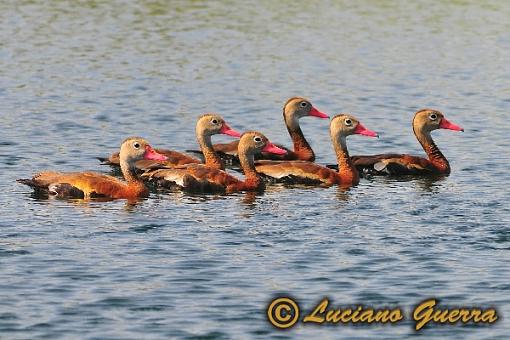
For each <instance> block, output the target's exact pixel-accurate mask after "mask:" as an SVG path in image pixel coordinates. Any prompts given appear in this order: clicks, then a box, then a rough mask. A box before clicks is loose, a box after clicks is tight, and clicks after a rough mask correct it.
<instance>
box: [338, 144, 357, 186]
mask: <svg viewBox="0 0 510 340" xmlns="http://www.w3.org/2000/svg"><path fill="white" fill-rule="evenodd" d="M333 146H334V148H335V153H336V160H337V162H338V179H339V183H340V184H358V182H359V174H358V170H356V167H355V166H354V164H352V161H351V157H349V151H348V150H347V142H346V137H345V136H339V137H338V138H334V139H333Z"/></svg>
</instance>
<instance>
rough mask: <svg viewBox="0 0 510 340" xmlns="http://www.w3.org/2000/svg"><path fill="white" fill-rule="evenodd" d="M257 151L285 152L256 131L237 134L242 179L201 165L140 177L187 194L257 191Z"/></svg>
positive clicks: (259, 183)
mask: <svg viewBox="0 0 510 340" xmlns="http://www.w3.org/2000/svg"><path fill="white" fill-rule="evenodd" d="M260 152H267V153H274V154H277V155H283V154H285V153H286V152H287V151H285V150H284V149H281V148H279V147H277V146H276V145H274V144H273V143H271V142H270V141H269V139H268V138H267V137H266V136H264V135H263V134H262V133H260V132H256V131H247V132H245V133H243V134H242V135H241V138H240V139H239V145H238V155H239V161H240V164H241V167H242V169H243V171H244V176H245V178H244V180H240V179H238V178H237V177H234V176H232V175H231V174H229V173H227V172H225V171H224V170H220V169H216V168H211V167H209V166H207V165H204V164H187V165H184V166H179V167H174V168H169V169H167V168H161V169H152V170H149V171H147V172H145V173H144V174H143V175H142V177H144V178H146V179H148V180H149V181H152V182H155V183H156V184H157V185H159V186H163V187H166V188H172V189H173V188H175V187H177V188H179V189H182V190H185V191H191V192H213V193H226V194H229V193H234V192H238V191H261V190H264V188H265V183H264V181H263V180H262V179H261V178H260V176H259V175H258V174H257V171H256V170H255V166H254V162H255V155H256V154H258V153H260Z"/></svg>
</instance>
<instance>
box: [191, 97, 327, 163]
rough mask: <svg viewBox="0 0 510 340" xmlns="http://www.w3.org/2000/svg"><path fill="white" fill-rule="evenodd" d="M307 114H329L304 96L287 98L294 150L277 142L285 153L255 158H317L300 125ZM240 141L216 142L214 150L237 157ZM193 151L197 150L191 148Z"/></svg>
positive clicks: (287, 121)
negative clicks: (300, 121)
mask: <svg viewBox="0 0 510 340" xmlns="http://www.w3.org/2000/svg"><path fill="white" fill-rule="evenodd" d="M307 116H312V117H319V118H324V119H327V118H329V116H328V115H327V114H325V113H322V112H321V111H319V110H317V109H316V108H315V107H313V106H312V104H311V103H310V102H309V101H308V100H306V99H305V98H302V97H293V98H290V99H289V100H287V102H286V103H285V105H284V106H283V119H284V121H285V125H286V126H287V130H288V131H289V134H290V138H291V139H292V143H293V145H294V150H289V149H287V148H286V147H283V146H281V145H279V144H276V146H278V147H279V148H280V149H284V150H286V151H287V153H286V154H284V155H277V154H274V153H270V152H262V153H260V154H258V155H256V156H255V159H274V160H303V161H311V162H313V161H314V160H315V153H314V152H313V150H312V147H311V146H310V144H308V141H307V140H306V139H305V136H304V135H303V132H302V131H301V127H300V126H299V119H301V118H303V117H307ZM238 143H239V141H238V140H235V141H233V142H231V143H224V144H222V143H218V144H214V145H213V147H214V150H216V151H217V152H218V153H220V155H222V156H223V157H224V158H229V159H237V158H238V157H237V145H238ZM190 151H191V152H197V151H193V150H190Z"/></svg>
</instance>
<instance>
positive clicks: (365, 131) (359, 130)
mask: <svg viewBox="0 0 510 340" xmlns="http://www.w3.org/2000/svg"><path fill="white" fill-rule="evenodd" d="M354 133H357V134H358V135H363V136H368V137H379V135H378V134H377V133H376V132H374V131H372V130H369V129H367V128H366V127H364V126H363V124H361V123H358V126H356V129H354Z"/></svg>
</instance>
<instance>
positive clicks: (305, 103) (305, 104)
mask: <svg viewBox="0 0 510 340" xmlns="http://www.w3.org/2000/svg"><path fill="white" fill-rule="evenodd" d="M307 105H308V103H307V102H301V103H299V106H301V107H306V106H307Z"/></svg>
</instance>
